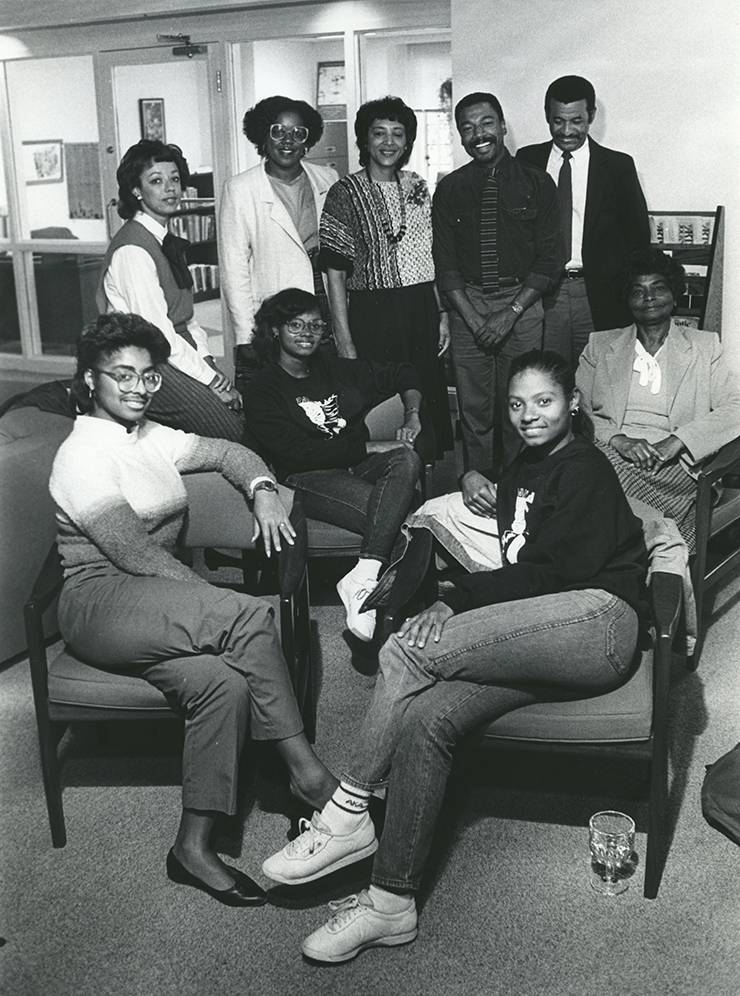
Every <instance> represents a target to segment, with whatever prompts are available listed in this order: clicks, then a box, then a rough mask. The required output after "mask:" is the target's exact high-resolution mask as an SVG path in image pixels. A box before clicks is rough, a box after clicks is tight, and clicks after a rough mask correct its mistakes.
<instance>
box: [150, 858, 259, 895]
mask: <svg viewBox="0 0 740 996" xmlns="http://www.w3.org/2000/svg"><path fill="white" fill-rule="evenodd" d="M226 868H228V870H229V871H230V872H231V874H232V875H233V876H234V884H233V885H232V886H231V888H230V889H214V888H213V887H212V886H210V885H208V883H207V882H204V881H203V880H202V879H200V878H196V876H195V875H193V874H191V873H190V872H189V871H188V870H187V868H185V867H184V865H183V864H182V862H181V861H178V859H177V858H176V857H175V855H174V853H173V852H172V851H170V852H169V853H168V855H167V878H168V879H169V880H170V881H171V882H177V884H178V885H192V886H193V888H194V889H200V890H201V891H202V892H207V893H208V895H209V896H213V898H214V899H217V900H218V901H219V902H220V903H223V904H224V906H264V905H265V903H266V902H267V893H266V892H265V890H264V889H261V888H260V887H259V886H258V885H257V883H256V882H253V881H252V879H251V878H250V877H249V875H245V874H244V872H242V871H239V869H238V868H232V867H231V865H226Z"/></svg>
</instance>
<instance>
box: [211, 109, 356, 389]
mask: <svg viewBox="0 0 740 996" xmlns="http://www.w3.org/2000/svg"><path fill="white" fill-rule="evenodd" d="M243 126H244V134H245V135H246V136H247V138H248V139H249V140H250V142H252V143H253V144H254V145H255V146H256V148H257V151H258V152H259V154H260V155H261V156H262V162H260V163H259V164H258V165H257V166H253V167H252V168H251V169H248V170H246V171H245V172H244V173H239V174H238V175H237V176H233V177H231V179H229V180H227V181H226V183H225V185H224V189H223V195H222V198H221V207H220V211H219V223H218V235H219V264H220V270H221V274H220V275H221V289H222V291H223V294H224V297H225V299H226V306H227V309H228V312H229V316H230V319H231V323H232V326H233V329H234V335H235V339H236V353H235V365H236V374H237V386H238V387H240V388H241V389H242V390H243V388H244V386H245V384H246V382H247V381H248V379H249V376H250V372H251V370H252V369H253V366H254V363H253V353H252V350H251V347H250V345H249V344H250V343H251V340H252V334H253V330H254V316H255V313H256V311H257V310H258V309H259V306H260V305H261V304H262V302H263V301H264V300H265V299H266V298H268V297H270V296H271V295H273V294H275V293H277V291H279V290H282V289H283V288H285V287H300V288H301V289H302V290H305V291H309V292H310V293H315V294H316V295H317V296H318V297H319V299H320V302H326V292H325V289H324V284H323V280H322V277H321V274H320V273H319V271H318V268H317V267H316V266H315V264H314V258H315V256H316V255H317V253H318V243H319V236H318V233H319V218H320V217H321V211H322V208H323V206H324V200H325V199H326V194H327V191H328V190H329V188H330V187H331V186H332V184H334V183H335V182H336V181H337V180H338V179H339V177H338V175H337V173H336V171H335V170H333V169H331V168H330V167H328V166H319V165H314V164H313V163H306V162H304V156H305V155H306V153H307V152H308V150H309V149H310V148H312V146H314V145H315V144H316V142H318V140H319V139H320V138H321V133H322V131H323V128H324V124H323V121H322V120H321V115H320V114H319V113H318V111H316V110H314V108H313V107H311V106H310V105H309V104H307V103H306V102H305V101H303V100H291V99H289V98H288V97H281V96H275V97H267V98H266V99H265V100H261V101H259V103H257V104H255V106H254V107H252V108H250V109H249V110H248V111H247V113H246V114H245V115H244V122H243ZM324 312H325V314H324ZM322 317H323V318H324V320H325V321H328V320H329V317H330V316H329V308H328V304H324V306H323V307H322Z"/></svg>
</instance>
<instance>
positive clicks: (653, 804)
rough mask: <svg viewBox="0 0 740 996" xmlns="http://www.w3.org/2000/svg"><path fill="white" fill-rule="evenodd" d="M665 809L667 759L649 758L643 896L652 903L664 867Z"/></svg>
mask: <svg viewBox="0 0 740 996" xmlns="http://www.w3.org/2000/svg"><path fill="white" fill-rule="evenodd" d="M667 808H668V758H667V756H666V755H665V754H662V756H659V757H658V756H653V761H652V764H651V765H650V798H649V801H648V831H647V853H646V855H645V883H644V887H643V895H644V896H645V898H646V899H655V897H656V896H657V895H658V889H659V888H660V880H661V877H662V874H663V865H664V863H665V842H666V837H667V833H666V826H665V821H666V811H667Z"/></svg>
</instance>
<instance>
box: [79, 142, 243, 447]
mask: <svg viewBox="0 0 740 996" xmlns="http://www.w3.org/2000/svg"><path fill="white" fill-rule="evenodd" d="M116 177H117V179H118V214H119V215H120V217H121V218H124V219H125V224H124V225H123V226H122V227H121V228H120V229H119V231H118V232H117V233H116V234H115V235H114V236H113V238H112V239H111V242H110V245H109V246H108V251H107V252H106V254H105V257H104V259H103V267H102V270H101V275H100V281H99V284H98V290H97V295H96V303H97V306H98V312H99V313H100V314H101V315H102V314H106V313H107V312H111V311H119V312H124V313H129V314H135V315H141V316H142V317H143V318H146V320H147V321H148V322H151V323H152V325H155V326H156V327H157V328H158V329H159V330H160V331H161V332H162V334H163V335H164V337H165V339H166V340H167V342H168V343H169V346H170V356H169V360H168V361H167V363H165V364H164V365H163V366H162V368H161V371H160V372H161V374H162V386H161V388H160V390H159V391H158V393H157V394H156V396H154V397H153V398H152V402H151V404H150V406H149V413H148V414H149V418H150V419H152V420H153V421H155V422H161V423H162V424H163V425H169V426H172V427H173V428H175V429H184V430H186V431H187V432H195V433H197V434H198V435H200V436H214V437H216V438H221V439H231V440H234V441H235V442H239V441H241V440H242V438H243V433H244V423H243V420H242V418H241V415H240V414H239V411H240V409H241V399H240V397H239V393H238V392H237V391H236V390H235V388H234V386H233V384H232V383H231V381H230V380H229V379H228V377H227V376H226V375H225V374H223V373H222V372H221V371H220V370H219V369H218V366H217V365H216V361H215V360H214V358H213V356H212V355H211V351H210V348H209V345H208V336H207V335H206V333H205V331H204V330H203V329H202V328H201V326H200V325H199V324H198V322H197V320H196V319H195V316H194V310H193V279H192V277H191V275H190V271H189V270H188V266H187V262H186V259H185V249H186V247H187V242H186V241H185V240H184V239H180V238H177V237H176V236H174V235H172V234H171V233H169V232H168V230H167V225H168V223H169V221H170V220H171V219H172V218H173V217H174V216H175V215H176V214H177V213H178V211H179V210H180V201H181V199H182V194H183V190H184V189H185V187H186V186H187V184H188V181H189V180H190V171H189V169H188V164H187V162H186V160H185V157H184V156H183V154H182V150H181V149H180V148H179V147H178V146H177V145H165V144H164V143H163V142H158V141H151V140H149V139H142V140H141V141H140V142H137V143H136V144H135V145H132V146H131V148H130V149H128V150H127V152H126V154H125V155H124V157H123V158H122V159H121V162H120V164H119V166H118V170H117V172H116Z"/></svg>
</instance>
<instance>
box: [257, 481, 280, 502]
mask: <svg viewBox="0 0 740 996" xmlns="http://www.w3.org/2000/svg"><path fill="white" fill-rule="evenodd" d="M258 491H277V484H276V483H275V482H274V481H257V483H256V484H255V486H254V487H253V488H252V497H253V498H254V496H255V495H256V494H257V492H258Z"/></svg>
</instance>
